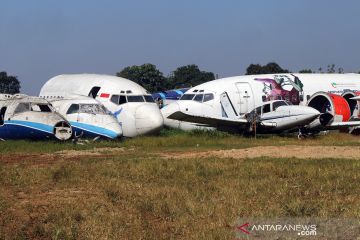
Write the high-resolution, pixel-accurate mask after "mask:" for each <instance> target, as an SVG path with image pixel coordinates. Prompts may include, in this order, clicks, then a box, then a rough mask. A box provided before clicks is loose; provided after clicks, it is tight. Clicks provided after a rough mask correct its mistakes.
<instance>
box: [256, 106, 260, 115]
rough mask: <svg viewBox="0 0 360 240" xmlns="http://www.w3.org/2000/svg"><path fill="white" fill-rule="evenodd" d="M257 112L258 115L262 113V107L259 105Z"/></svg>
mask: <svg viewBox="0 0 360 240" xmlns="http://www.w3.org/2000/svg"><path fill="white" fill-rule="evenodd" d="M255 112H256V114H257V115H261V107H257V108H256V109H255Z"/></svg>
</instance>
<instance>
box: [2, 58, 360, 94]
mask: <svg viewBox="0 0 360 240" xmlns="http://www.w3.org/2000/svg"><path fill="white" fill-rule="evenodd" d="M289 72H291V71H290V70H288V69H284V68H282V67H281V66H280V65H279V64H277V63H275V62H270V63H268V64H266V65H260V64H250V65H249V66H248V67H247V68H246V72H245V74H246V75H258V74H271V73H289ZM343 72H344V70H343V68H341V67H336V66H335V64H329V65H328V66H327V68H325V69H323V68H318V69H317V70H312V69H303V70H300V71H299V73H343ZM359 73H360V72H359ZM116 75H117V76H119V77H123V78H127V79H130V80H132V81H134V82H136V83H138V84H140V85H141V86H143V87H144V88H145V89H147V90H148V91H149V92H159V91H164V90H168V89H176V88H185V87H192V86H196V85H199V84H201V83H204V82H208V81H211V80H214V79H215V74H214V73H213V72H207V71H202V70H200V69H199V67H198V66H197V65H195V64H191V65H186V66H182V67H178V68H177V69H175V70H174V71H173V72H171V73H170V74H169V75H168V76H164V74H163V73H162V72H161V71H160V70H159V69H157V68H156V66H155V65H154V64H151V63H146V64H143V65H140V66H137V65H134V66H128V67H125V68H124V69H122V70H121V71H120V72H117V73H116ZM20 88H21V86H20V81H19V80H18V78H17V77H16V76H10V75H8V74H7V73H6V72H4V71H3V72H0V93H8V94H16V93H19V92H20Z"/></svg>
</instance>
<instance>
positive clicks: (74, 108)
mask: <svg viewBox="0 0 360 240" xmlns="http://www.w3.org/2000/svg"><path fill="white" fill-rule="evenodd" d="M74 113H79V104H71V106H70V107H69V109H68V110H67V112H66V114H74Z"/></svg>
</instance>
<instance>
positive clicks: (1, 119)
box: [0, 107, 6, 126]
mask: <svg viewBox="0 0 360 240" xmlns="http://www.w3.org/2000/svg"><path fill="white" fill-rule="evenodd" d="M5 112H6V107H2V108H1V110H0V126H3V125H4V123H5Z"/></svg>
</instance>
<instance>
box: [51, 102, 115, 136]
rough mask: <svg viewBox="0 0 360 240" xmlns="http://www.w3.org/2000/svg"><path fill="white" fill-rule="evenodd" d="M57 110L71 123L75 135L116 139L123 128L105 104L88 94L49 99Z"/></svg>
mask: <svg viewBox="0 0 360 240" xmlns="http://www.w3.org/2000/svg"><path fill="white" fill-rule="evenodd" d="M49 102H50V103H51V105H52V106H53V107H54V108H55V110H56V111H57V112H58V113H60V114H61V115H62V116H64V117H65V118H66V119H67V121H69V123H70V124H71V126H72V128H73V132H74V137H75V138H78V137H79V136H81V137H84V138H98V137H100V138H104V139H116V138H119V137H121V136H122V129H121V126H120V124H119V122H118V121H117V119H116V118H115V116H114V115H113V114H112V113H110V112H109V111H108V110H107V109H106V108H105V107H104V105H102V104H101V103H100V102H98V101H97V100H95V99H93V98H90V97H88V96H81V95H68V96H65V97H63V98H60V99H52V100H50V101H49Z"/></svg>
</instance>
